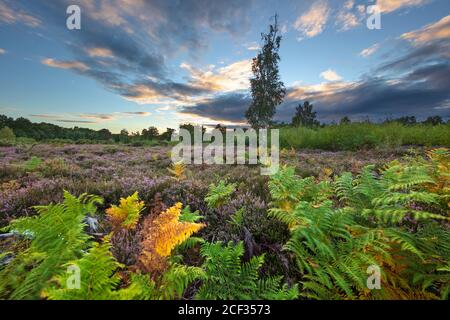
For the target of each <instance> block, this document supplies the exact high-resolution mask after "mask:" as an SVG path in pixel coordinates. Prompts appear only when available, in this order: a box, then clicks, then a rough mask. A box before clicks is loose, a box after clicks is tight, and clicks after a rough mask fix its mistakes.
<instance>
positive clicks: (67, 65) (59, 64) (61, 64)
mask: <svg viewBox="0 0 450 320" xmlns="http://www.w3.org/2000/svg"><path fill="white" fill-rule="evenodd" d="M41 62H42V64H44V65H46V66H49V67H52V68H60V69H74V70H78V71H86V70H88V69H89V67H88V66H87V65H85V64H84V63H82V62H79V61H57V60H55V59H51V58H47V59H44V60H42V61H41Z"/></svg>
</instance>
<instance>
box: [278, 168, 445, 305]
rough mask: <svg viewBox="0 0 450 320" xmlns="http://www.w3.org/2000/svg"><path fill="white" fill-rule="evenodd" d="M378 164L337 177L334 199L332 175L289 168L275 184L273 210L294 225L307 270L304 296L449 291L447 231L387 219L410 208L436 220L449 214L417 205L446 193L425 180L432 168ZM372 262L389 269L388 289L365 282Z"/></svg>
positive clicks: (293, 241)
mask: <svg viewBox="0 0 450 320" xmlns="http://www.w3.org/2000/svg"><path fill="white" fill-rule="evenodd" d="M373 170H374V168H373V166H368V167H366V168H364V169H363V171H362V172H361V174H360V175H359V176H357V177H356V179H354V178H353V177H352V175H351V174H349V173H345V174H343V175H342V176H341V177H336V178H335V181H334V182H333V184H332V187H333V189H334V193H335V195H336V197H335V198H334V197H333V195H332V194H331V195H330V194H329V193H328V191H329V189H328V186H329V185H328V183H327V181H326V183H325V184H324V183H323V182H318V183H317V182H315V181H314V180H312V179H310V178H306V179H299V178H297V177H296V176H295V175H294V172H293V170H292V169H289V168H284V169H282V170H281V172H280V173H279V174H278V176H277V175H276V176H274V177H273V178H272V181H271V182H270V183H269V188H270V191H271V194H272V199H273V201H272V208H271V209H270V211H269V213H270V215H272V216H274V217H276V218H277V219H279V220H281V221H282V222H284V223H286V224H287V225H288V226H289V227H290V230H291V238H290V240H289V241H288V242H287V243H286V245H285V250H288V251H290V252H292V253H293V255H294V257H295V263H296V266H297V268H298V270H299V271H300V272H301V274H302V278H301V281H300V283H301V285H302V289H303V290H302V292H301V295H302V296H304V297H306V298H313V299H357V298H358V299H389V298H390V299H408V298H409V299H423V298H426V299H432V298H437V295H436V293H437V292H439V291H441V297H445V296H447V295H448V285H447V283H446V280H447V279H448V278H447V277H448V274H445V268H444V269H440V268H442V265H443V264H444V263H446V262H447V261H448V260H449V252H450V250H449V246H448V241H449V239H448V238H449V233H448V231H446V230H444V229H442V228H439V227H433V229H432V231H430V230H428V229H427V228H425V227H423V229H421V230H422V231H420V232H418V233H416V234H413V233H408V232H405V231H404V230H403V229H402V228H398V227H394V226H391V227H388V226H387V225H386V224H388V225H389V224H391V223H392V222H400V221H401V220H402V219H403V218H404V217H405V216H406V215H412V216H414V217H415V218H417V219H420V220H421V221H422V220H423V221H425V222H427V224H426V225H425V226H431V225H435V226H436V225H437V224H436V223H435V221H433V220H442V219H445V218H446V217H444V216H442V215H440V214H437V213H432V212H427V211H425V210H423V209H422V210H420V209H413V205H414V204H417V203H420V204H422V205H423V206H425V205H427V206H428V207H429V208H432V207H433V206H434V205H438V204H439V199H440V196H439V195H437V194H434V193H430V192H428V191H427V190H426V189H425V188H424V187H423V183H424V181H428V180H429V179H428V178H427V179H425V178H424V177H425V174H424V172H425V173H426V172H427V169H426V168H425V169H424V168H421V167H419V166H417V168H415V169H410V168H409V169H406V168H405V167H404V166H403V165H400V164H399V163H392V164H390V165H388V166H387V167H386V168H385V169H384V170H382V172H381V173H380V175H376V174H375V173H374V171H373ZM408 175H411V176H409V177H408ZM416 178H417V179H416ZM314 184H316V186H314ZM288 190H293V191H294V196H292V195H289V193H288ZM318 190H323V191H325V192H318ZM336 199H337V200H338V202H339V203H336ZM286 203H288V204H289V205H286ZM374 217H376V218H377V219H378V220H375V221H374V220H373V218H374ZM426 230H427V231H426ZM425 231H426V232H425ZM370 265H377V266H379V267H380V268H381V270H382V289H381V290H375V291H371V290H368V289H367V287H366V279H367V277H368V275H367V274H366V269H367V267H368V266H370ZM419 284H420V287H418V286H419Z"/></svg>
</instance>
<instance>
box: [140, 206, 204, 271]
mask: <svg viewBox="0 0 450 320" xmlns="http://www.w3.org/2000/svg"><path fill="white" fill-rule="evenodd" d="M181 207H182V204H181V203H177V204H176V205H175V206H173V207H171V208H169V209H167V210H166V211H164V212H162V213H161V214H160V215H159V216H157V217H154V218H152V217H148V218H147V219H146V220H145V221H144V228H143V232H144V236H143V240H142V252H141V256H140V258H139V262H140V266H139V267H140V269H143V270H144V271H146V272H149V273H152V274H155V273H156V274H158V273H160V272H162V271H164V270H165V269H166V266H167V263H166V260H167V257H169V256H170V255H171V253H172V251H173V249H174V248H175V247H176V246H177V245H179V244H181V243H183V242H184V241H185V240H187V239H188V238H189V237H190V236H191V235H192V234H193V233H195V232H198V231H199V230H200V229H202V228H203V227H204V226H205V225H204V224H202V223H191V222H180V221H179V218H180V214H181Z"/></svg>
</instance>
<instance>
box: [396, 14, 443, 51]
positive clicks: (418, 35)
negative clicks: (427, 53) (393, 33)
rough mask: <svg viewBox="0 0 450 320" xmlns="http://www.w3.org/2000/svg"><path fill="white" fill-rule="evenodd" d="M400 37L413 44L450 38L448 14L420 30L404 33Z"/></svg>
mask: <svg viewBox="0 0 450 320" xmlns="http://www.w3.org/2000/svg"><path fill="white" fill-rule="evenodd" d="M401 38H403V39H406V40H409V41H411V42H412V43H413V44H415V45H423V44H426V43H430V42H433V41H436V40H444V39H450V15H448V16H446V17H444V18H442V19H441V20H439V21H438V22H435V23H432V24H429V25H427V26H425V27H424V28H422V29H420V30H417V31H412V32H407V33H404V34H402V35H401Z"/></svg>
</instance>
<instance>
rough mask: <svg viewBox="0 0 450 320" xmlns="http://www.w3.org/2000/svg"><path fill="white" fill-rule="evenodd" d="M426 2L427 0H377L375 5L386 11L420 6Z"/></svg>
mask: <svg viewBox="0 0 450 320" xmlns="http://www.w3.org/2000/svg"><path fill="white" fill-rule="evenodd" d="M427 2H429V0H377V2H376V5H377V6H378V7H379V8H380V10H381V12H383V13H388V12H392V11H395V10H399V9H402V8H406V7H417V6H421V5H423V4H425V3H427Z"/></svg>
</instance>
